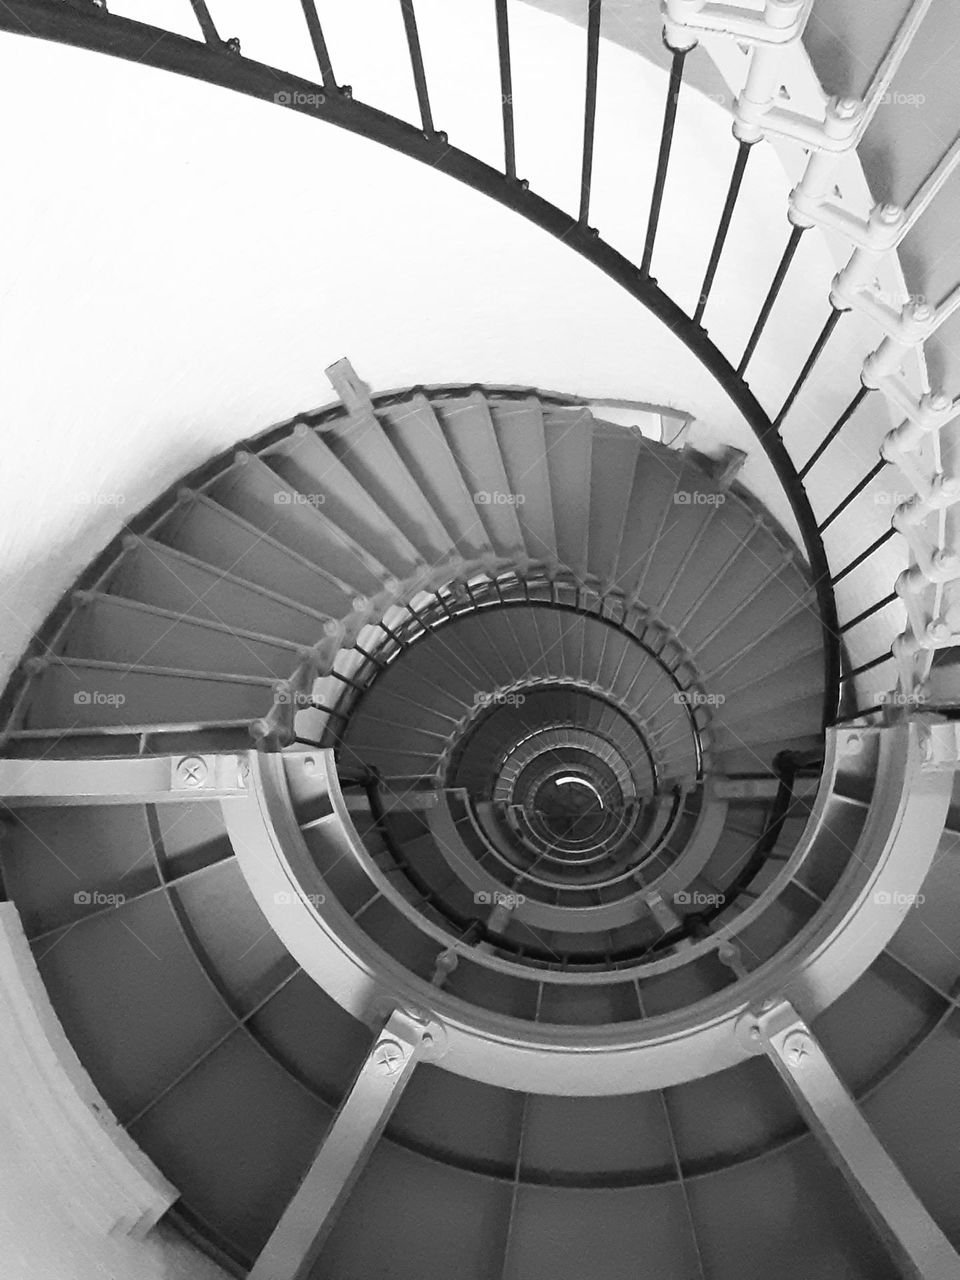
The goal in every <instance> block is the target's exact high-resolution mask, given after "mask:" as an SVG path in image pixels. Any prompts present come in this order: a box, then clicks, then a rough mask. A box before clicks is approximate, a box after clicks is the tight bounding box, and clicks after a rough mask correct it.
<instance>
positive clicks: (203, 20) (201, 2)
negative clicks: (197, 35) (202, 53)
mask: <svg viewBox="0 0 960 1280" xmlns="http://www.w3.org/2000/svg"><path fill="white" fill-rule="evenodd" d="M190 7H191V8H192V9H193V12H194V14H195V15H196V19H197V22H198V23H199V24H200V30H201V32H202V34H203V38H204V40H206V42H207V44H212V45H215V46H219V45H221V44H222V43H223V41H222V40H221V39H220V36H219V35H218V33H217V28H216V26H215V25H214V21H213V19H212V18H211V17H210V10H209V9H208V8H207V5H206V0H190Z"/></svg>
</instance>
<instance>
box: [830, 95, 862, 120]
mask: <svg viewBox="0 0 960 1280" xmlns="http://www.w3.org/2000/svg"><path fill="white" fill-rule="evenodd" d="M833 110H834V113H835V114H836V115H837V116H838V118H839V119H841V120H852V119H853V117H854V116H855V115H858V114H859V112H860V99H859V98H849V97H848V98H837V100H836V102H835V103H834V107H833Z"/></svg>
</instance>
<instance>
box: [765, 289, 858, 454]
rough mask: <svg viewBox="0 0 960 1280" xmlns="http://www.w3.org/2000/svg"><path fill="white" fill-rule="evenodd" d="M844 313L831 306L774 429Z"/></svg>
mask: <svg viewBox="0 0 960 1280" xmlns="http://www.w3.org/2000/svg"><path fill="white" fill-rule="evenodd" d="M842 315H843V312H842V311H838V310H837V308H836V307H833V308H831V311H830V318H829V319H828V320H827V323H826V324H825V325H824V326H823V329H822V330H821V331H820V336H819V338H817V340H816V342H815V343H814V344H813V350H812V351H811V352H810V354H809V355H808V356H807V359H806V363H805V364H804V366H803V368H802V369H801V370H800V376H799V377H798V378H797V380H796V382H795V383H794V384H793V387H792V388H791V390H790V394H789V395H788V396H787V398H786V400H784V402H783V407H782V408H781V410H780V412H779V413H778V414H777V416H776V417H775V418H774V420H773V430H774V431H777V430H779V428H780V424H781V423H782V422H783V420H784V418H785V417H786V416H787V414H788V413H789V412H790V410H791V409H792V408H793V402H794V400H796V398H797V396H798V395H799V394H800V391H801V389H802V387H803V384H804V383H805V382H806V380H807V378H809V377H810V373H811V371H812V369H813V366H814V365H815V364H816V363H817V361H818V360H819V359H820V355H821V352H822V351H823V348H824V347H825V346H826V345H827V343H828V342H829V340H830V335H831V334H832V333H833V331H834V329H835V328H836V327H837V321H838V320H839V319H840V317H841V316H842Z"/></svg>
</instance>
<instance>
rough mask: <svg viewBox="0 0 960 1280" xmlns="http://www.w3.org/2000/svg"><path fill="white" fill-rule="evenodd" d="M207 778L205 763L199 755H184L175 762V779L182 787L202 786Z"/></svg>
mask: <svg viewBox="0 0 960 1280" xmlns="http://www.w3.org/2000/svg"><path fill="white" fill-rule="evenodd" d="M206 778H207V764H206V761H205V760H201V758H200V757H199V756H184V757H183V759H182V760H181V761H180V762H179V763H178V764H177V780H178V781H179V782H180V784H181V785H182V786H184V787H202V786H203V784H204V782H205V781H206Z"/></svg>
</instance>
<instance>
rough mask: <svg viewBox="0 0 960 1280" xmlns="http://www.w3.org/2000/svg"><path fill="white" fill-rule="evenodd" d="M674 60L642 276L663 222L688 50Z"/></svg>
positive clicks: (679, 51) (677, 51) (676, 51)
mask: <svg viewBox="0 0 960 1280" xmlns="http://www.w3.org/2000/svg"><path fill="white" fill-rule="evenodd" d="M672 52H673V61H672V62H671V63H670V84H669V85H668V87H667V101H666V105H665V106H664V109H663V128H662V129H661V131H660V153H659V155H658V156H657V174H656V177H655V179H654V182H653V195H652V197H651V200H650V216H649V217H648V219H647V238H646V240H645V242H644V245H643V257H642V259H641V260H640V273H641V275H645V276H649V274H650V263H651V262H652V261H653V245H654V241H655V240H656V238H657V227H658V226H659V225H660V207H661V205H662V204H663V193H664V189H665V188H666V185H667V168H668V166H669V164H670V149H671V147H672V146H673V131H674V128H675V126H676V122H677V102H678V100H679V97H680V85H681V83H682V81H683V64H684V61H685V60H686V56H687V54H688V53H689V52H690V50H689V49H674V50H673V51H672Z"/></svg>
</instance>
